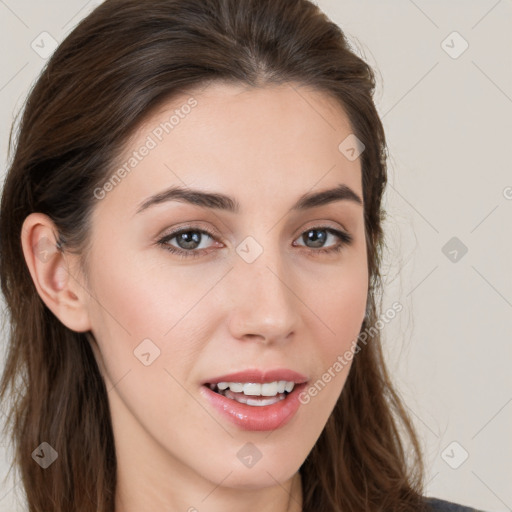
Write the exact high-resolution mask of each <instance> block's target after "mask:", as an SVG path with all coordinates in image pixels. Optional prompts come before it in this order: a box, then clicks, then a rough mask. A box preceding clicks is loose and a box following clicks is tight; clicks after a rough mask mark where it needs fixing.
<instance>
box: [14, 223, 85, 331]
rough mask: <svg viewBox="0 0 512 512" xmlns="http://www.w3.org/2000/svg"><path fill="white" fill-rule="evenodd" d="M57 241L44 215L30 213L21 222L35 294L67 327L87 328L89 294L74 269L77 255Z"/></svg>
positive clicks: (22, 241) (76, 264) (52, 228)
mask: <svg viewBox="0 0 512 512" xmlns="http://www.w3.org/2000/svg"><path fill="white" fill-rule="evenodd" d="M57 242H58V230H57V229H56V227H55V224H54V223H53V222H52V220H51V219H50V218H49V217H48V216H47V215H44V214H42V213H31V214H30V215H29V216H28V217H27V218H26V219H25V221H24V222H23V227H22V230H21V245H22V248H23V254H24V256H25V261H26V263H27V266H28V269H29V271H30V275H31V276H32V280H33V281H34V285H35V287H36V289H37V293H38V294H39V296H40V297H41V299H42V300H43V301H44V303H45V304H46V306H48V308H49V309H50V310H51V311H52V313H53V314H54V315H55V316H56V317H57V318H58V319H59V320H60V321H61V322H62V323H63V324H64V325H65V326H66V327H68V328H69V329H71V330H73V331H76V332H85V331H89V330H90V329H91V324H90V319H89V315H88V310H87V303H88V300H87V299H88V296H89V293H88V291H87V289H86V287H85V286H84V285H82V284H81V282H80V281H79V279H80V276H79V275H77V274H76V272H75V269H77V268H78V255H75V254H69V253H65V249H61V248H58V245H57Z"/></svg>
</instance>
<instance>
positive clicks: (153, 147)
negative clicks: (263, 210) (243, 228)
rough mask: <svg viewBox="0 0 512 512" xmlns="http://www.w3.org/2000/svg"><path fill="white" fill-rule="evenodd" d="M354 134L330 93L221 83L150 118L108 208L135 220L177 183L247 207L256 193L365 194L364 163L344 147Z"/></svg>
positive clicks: (129, 151)
mask: <svg viewBox="0 0 512 512" xmlns="http://www.w3.org/2000/svg"><path fill="white" fill-rule="evenodd" d="M351 133H352V128H351V124H350V121H349V119H348V117H347V115H346V113H345V112H344V110H343V108H342V107H341V105H340V104H339V103H338V102H337V101H336V100H335V99H334V98H332V97H331V96H329V95H327V94H326V93H323V92H320V91H317V90H314V89H311V88H306V87H300V86H299V85H298V84H291V83H289V84H280V85H272V86H265V87H260V88H250V87H246V86H241V85H234V84H228V83H213V84H210V85H209V86H207V87H206V88H205V87H202V88H199V89H196V90H194V91H191V92H189V93H185V94H181V95H179V96H176V97H174V98H173V99H172V100H170V101H168V102H166V103H164V104H163V105H161V106H160V107H159V108H158V109H157V110H156V111H154V112H153V113H152V114H151V115H149V116H147V117H146V118H145V119H144V121H143V122H142V123H141V124H140V126H139V128H138V129H137V130H136V131H135V132H134V134H133V135H132V137H131V138H130V140H129V141H128V143H127V145H126V149H125V151H124V154H122V155H121V157H120V158H118V161H117V162H116V165H115V166H114V168H113V169H111V170H110V173H111V174H110V176H112V175H113V174H115V173H116V170H119V169H121V168H124V170H125V172H122V173H121V174H123V177H122V180H116V181H117V182H118V183H116V185H115V187H113V188H114V190H113V191H111V192H109V193H108V194H107V197H106V201H105V200H104V201H102V205H105V204H107V203H109V202H113V201H118V202H120V204H121V206H124V207H126V208H128V207H129V208H131V213H133V211H134V210H135V209H136V207H137V205H138V204H139V203H140V200H142V199H143V198H144V197H146V196H148V195H150V194H154V193H155V192H157V191H158V190H161V189H162V190H163V189H164V188H167V187H169V186H170V185H172V184H179V185H181V186H193V185H194V186H199V185H201V186H202V187H203V188H205V189H211V190H216V191H219V190H224V191H228V190H229V191H230V193H231V195H234V196H236V197H237V198H240V199H239V200H240V202H241V203H243V202H244V195H245V197H246V199H251V198H254V194H255V193H256V192H258V193H259V195H260V197H261V200H265V197H266V196H267V195H268V196H270V197H273V198H275V197H277V196H280V197H282V195H283V194H284V193H285V191H286V192H287V193H288V194H289V195H292V196H294V197H293V199H295V196H298V195H300V194H303V193H304V192H305V191H307V190H310V189H312V188H313V187H315V184H317V183H318V185H317V187H320V188H325V187H328V186H335V185H338V184H340V183H344V184H346V185H348V186H349V187H350V188H352V189H354V190H355V191H356V192H357V193H358V194H359V195H362V190H361V169H360V159H356V160H353V161H351V160H349V159H347V158H346V157H345V155H344V154H343V153H342V152H341V151H340V148H339V146H340V144H341V143H342V142H343V141H344V140H345V139H346V138H347V136H349V135H350V134H351ZM142 153H143V154H142ZM118 174H119V173H118ZM108 177H109V176H107V179H108Z"/></svg>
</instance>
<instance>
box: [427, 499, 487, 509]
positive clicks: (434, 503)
mask: <svg viewBox="0 0 512 512" xmlns="http://www.w3.org/2000/svg"><path fill="white" fill-rule="evenodd" d="M425 501H426V502H427V504H428V506H429V511H432V512H434V511H435V512H484V511H483V510H479V509H476V508H472V507H468V506H466V505H459V504H458V503H453V502H451V501H445V500H440V499H439V498H425Z"/></svg>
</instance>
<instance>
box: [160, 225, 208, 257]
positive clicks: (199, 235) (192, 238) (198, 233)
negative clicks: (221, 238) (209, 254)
mask: <svg viewBox="0 0 512 512" xmlns="http://www.w3.org/2000/svg"><path fill="white" fill-rule="evenodd" d="M207 238H211V239H212V240H213V239H214V236H213V234H211V233H210V232H208V231H205V230H203V229H196V228H185V229H180V230H179V231H174V232H173V233H170V234H168V235H166V236H164V237H163V238H162V239H160V240H159V241H158V244H160V245H162V246H163V247H164V249H166V250H168V251H169V252H171V253H173V254H177V255H178V256H180V257H182V258H187V257H190V256H191V257H195V256H201V254H202V253H203V251H204V250H206V247H204V245H203V246H201V245H202V244H203V242H205V241H207ZM174 239H176V244H177V247H176V246H175V245H173V244H170V243H169V242H171V240H174ZM195 249H200V251H197V250H195Z"/></svg>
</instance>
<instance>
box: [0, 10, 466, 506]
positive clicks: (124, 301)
mask: <svg viewBox="0 0 512 512" xmlns="http://www.w3.org/2000/svg"><path fill="white" fill-rule="evenodd" d="M374 85H375V83H374V76H373V72H372V70H371V69H370V68H369V66H368V65H367V64H366V63H365V62H363V61H362V60H361V59H360V58H359V57H357V56H356V55H355V54H354V53H352V51H351V50H350V48H349V46H348V43H347V41H346V39H345V37H344V35H343V33H342V32H341V30H340V29H339V27H338V26H336V25H335V24H333V23H332V22H330V21H329V20H328V19H327V18H326V17H325V16H324V15H323V14H322V13H321V12H320V11H319V9H318V8H317V7H316V6H315V5H314V4H313V3H311V2H309V1H306V0H300V1H291V0H263V1H262V0H206V1H205V0H150V1H147V2H140V1H138V0H107V1H106V2H105V3H104V4H103V5H101V6H100V7H99V8H98V9H96V10H95V11H94V12H93V13H92V14H91V15H90V16H88V17H87V18H86V19H85V20H83V21H82V22H81V23H80V24H79V26H78V27H77V28H76V29H75V30H74V31H73V32H72V33H71V34H70V35H69V36H68V38H67V39H66V40H65V41H64V42H63V43H62V44H61V45H60V47H59V48H58V49H57V51H56V52H55V54H54V55H53V57H52V58H51V60H50V61H49V63H48V65H47V67H46V69H45V70H44V72H43V73H42V75H41V78H40V79H39V80H38V82H37V83H36V85H35V87H34V88H33V90H32V91H31V93H30V96H29V98H28V101H27V104H26V107H25V110H24V113H23V118H22V120H21V125H20V129H19V134H18V140H17V146H16V150H15V153H14V155H13V158H12V163H11V166H10V169H9V172H8V175H7V179H6V182H5V185H4V190H3V197H2V205H1V211H0V233H1V268H0V272H1V282H2V291H3V293H4V295H5V298H6V302H7V305H8V311H9V314H10V320H11V325H12V330H11V335H10V340H9V341H10V344H9V352H8V359H7V364H6V368H5V371H4V374H3V379H2V382H1V387H0V394H1V396H2V397H3V398H4V399H7V398H8V397H11V400H14V402H13V403H12V405H11V408H10V416H9V418H10V420H11V423H10V428H12V439H13V443H14V445H15V447H16V463H17V467H18V468H19V470H20V475H21V478H22V482H23V485H24V489H25V492H26V496H27V503H28V509H29V510H31V511H43V510H44V511H47V510H52V511H59V512H61V511H62V512H63V511H74V510H76V511H91V512H92V511H102V512H103V511H115V512H121V511H123V512H132V511H143V510H148V511H149V510H151V511H153V510H167V511H173V512H174V511H182V510H187V511H189V512H192V511H211V512H213V511H228V510H235V509H236V510H244V511H253V510H254V511H262V510H265V511H269V512H270V511H272V512H282V511H294V512H298V511H303V512H306V511H307V512H313V511H326V512H327V511H349V510H351V511H362V510H365V511H377V510H386V511H387V510H400V511H418V510H425V511H428V510H461V511H468V510H471V509H469V508H466V507H461V506H457V505H455V504H450V503H448V502H445V501H442V500H435V499H425V498H424V497H423V487H422V479H423V473H422V456H421V450H420V446H419V442H418V440H417V437H416V435H415V433H414V430H413V428H412V424H411V421H410V419H409V418H408V417H407V414H406V412H405V410H404V407H403V405H402V403H401V401H400V398H399V396H398V394H397V393H396V392H395V390H394V388H393V386H392V383H391V381H390V379H389V376H388V374H387V371H386V368H385V365H384V360H383V356H382V352H381V346H380V337H379V330H378V329H375V325H376V323H377V322H378V320H379V318H380V315H381V311H380V309H381V308H380V303H379V297H380V296H379V292H380V287H381V282H380V275H379V264H380V255H381V249H382V244H383V232H382V227H381V220H382V218H383V215H384V212H383V210H382V209H381V198H382V194H383V191H384V188H385V185H386V145H385V136H384V132H383V127H382V124H381V122H380V120H379V117H378V114H377V111H376V109H375V106H374V103H373V100H372V94H373V91H374ZM20 242H21V243H20ZM395 306H396V307H395ZM400 308H401V305H400V304H399V303H397V304H396V305H394V306H393V309H394V310H395V314H396V311H399V310H400ZM20 379H22V384H21V383H20ZM400 432H403V433H405V434H406V435H407V439H402V438H401V437H400ZM406 443H407V444H406ZM406 446H410V447H411V449H412V455H413V457H412V458H411V459H410V460H408V456H409V455H410V454H408V453H407V448H406Z"/></svg>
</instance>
